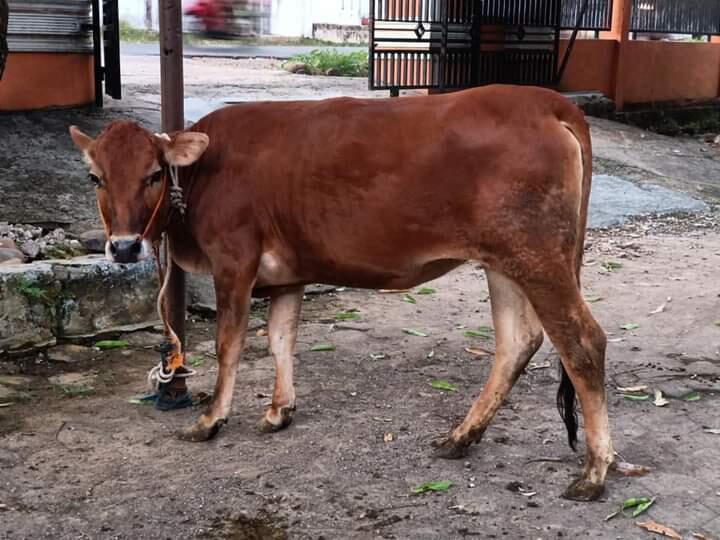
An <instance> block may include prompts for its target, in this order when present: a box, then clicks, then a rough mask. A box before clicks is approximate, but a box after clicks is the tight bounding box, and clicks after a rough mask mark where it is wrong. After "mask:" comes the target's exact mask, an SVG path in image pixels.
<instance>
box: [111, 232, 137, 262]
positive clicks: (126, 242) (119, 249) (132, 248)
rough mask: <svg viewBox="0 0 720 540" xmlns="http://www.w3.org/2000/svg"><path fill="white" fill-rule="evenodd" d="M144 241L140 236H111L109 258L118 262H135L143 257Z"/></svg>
mask: <svg viewBox="0 0 720 540" xmlns="http://www.w3.org/2000/svg"><path fill="white" fill-rule="evenodd" d="M143 252H144V249H143V243H142V240H141V239H140V237H135V238H111V239H110V241H109V242H108V245H107V249H106V253H107V255H108V258H109V259H110V260H112V261H113V262H117V263H135V262H138V261H139V260H141V259H142V258H143V254H144V253H143Z"/></svg>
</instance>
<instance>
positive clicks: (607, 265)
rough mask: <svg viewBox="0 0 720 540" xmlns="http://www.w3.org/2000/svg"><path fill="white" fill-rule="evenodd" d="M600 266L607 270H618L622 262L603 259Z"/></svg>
mask: <svg viewBox="0 0 720 540" xmlns="http://www.w3.org/2000/svg"><path fill="white" fill-rule="evenodd" d="M602 267H603V268H604V269H605V270H606V271H608V272H614V271H615V270H619V269H620V268H622V263H619V262H615V261H605V262H604V263H602Z"/></svg>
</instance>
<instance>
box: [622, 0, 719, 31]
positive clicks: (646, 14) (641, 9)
mask: <svg viewBox="0 0 720 540" xmlns="http://www.w3.org/2000/svg"><path fill="white" fill-rule="evenodd" d="M630 31H632V32H651V33H663V34H702V35H714V34H720V2H719V1H718V0H633V1H632V15H631V19H630Z"/></svg>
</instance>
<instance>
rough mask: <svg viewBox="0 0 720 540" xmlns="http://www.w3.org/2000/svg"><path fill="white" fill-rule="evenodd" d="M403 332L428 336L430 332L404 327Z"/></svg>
mask: <svg viewBox="0 0 720 540" xmlns="http://www.w3.org/2000/svg"><path fill="white" fill-rule="evenodd" d="M403 332H405V333H406V334H408V335H410V336H417V337H428V334H426V333H425V332H421V331H420V330H415V329H413V328H403Z"/></svg>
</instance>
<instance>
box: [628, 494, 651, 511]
mask: <svg viewBox="0 0 720 540" xmlns="http://www.w3.org/2000/svg"><path fill="white" fill-rule="evenodd" d="M651 500H654V499H650V497H630V498H629V499H625V500H624V501H623V504H622V509H623V510H629V509H630V508H636V507H638V506H640V505H641V504H646V503H649V502H650V501H651Z"/></svg>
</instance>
